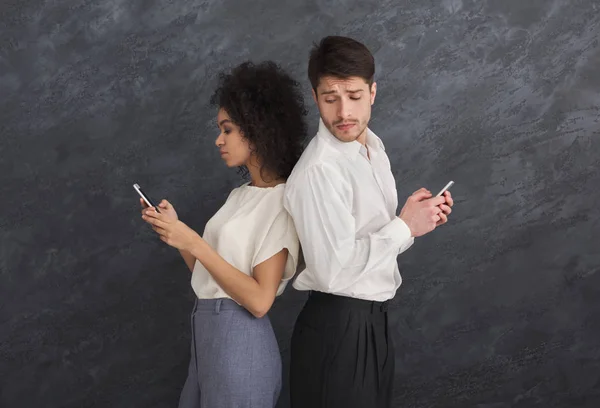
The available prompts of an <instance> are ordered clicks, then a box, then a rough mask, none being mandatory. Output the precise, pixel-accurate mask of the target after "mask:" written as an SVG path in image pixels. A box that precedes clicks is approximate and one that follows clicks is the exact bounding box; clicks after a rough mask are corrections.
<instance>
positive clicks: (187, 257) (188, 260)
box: [179, 249, 196, 272]
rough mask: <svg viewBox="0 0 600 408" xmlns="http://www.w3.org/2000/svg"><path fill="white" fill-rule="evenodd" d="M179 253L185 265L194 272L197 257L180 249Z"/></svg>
mask: <svg viewBox="0 0 600 408" xmlns="http://www.w3.org/2000/svg"><path fill="white" fill-rule="evenodd" d="M179 253H180V254H181V257H182V258H183V260H184V261H185V264H186V265H187V267H188V269H189V270H190V272H193V271H194V265H195V264H196V257H195V256H194V255H192V254H191V253H189V252H188V251H186V250H184V249H180V250H179Z"/></svg>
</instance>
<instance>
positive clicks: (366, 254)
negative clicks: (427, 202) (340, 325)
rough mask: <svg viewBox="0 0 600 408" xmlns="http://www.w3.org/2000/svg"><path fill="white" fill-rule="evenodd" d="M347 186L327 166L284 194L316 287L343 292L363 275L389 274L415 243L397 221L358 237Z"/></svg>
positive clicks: (314, 169) (316, 168)
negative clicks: (400, 254) (384, 272)
mask: <svg viewBox="0 0 600 408" xmlns="http://www.w3.org/2000/svg"><path fill="white" fill-rule="evenodd" d="M351 205H352V194H351V190H350V187H349V186H348V184H347V182H346V181H345V180H344V178H343V177H342V175H341V174H339V172H338V171H337V170H336V169H334V168H332V167H331V166H328V165H319V166H314V167H312V168H310V169H307V170H306V173H305V174H304V176H303V179H302V180H298V181H297V182H296V183H295V185H294V186H293V188H292V189H290V190H289V193H288V194H287V195H286V206H287V208H288V211H289V212H290V214H291V215H292V217H293V219H294V221H295V225H296V229H297V233H298V236H299V237H300V242H301V244H302V252H303V255H304V259H305V262H306V267H307V268H309V269H311V270H313V272H314V277H315V279H316V282H315V283H316V284H318V285H319V286H320V287H321V288H323V289H325V290H327V291H329V292H333V293H335V292H338V291H343V290H344V289H346V288H348V287H350V286H351V285H353V284H354V283H355V282H357V281H358V280H359V279H360V278H361V277H362V276H363V275H366V274H369V273H375V272H380V271H381V270H382V269H384V270H385V271H387V272H389V273H392V272H391V271H389V265H390V264H392V263H393V262H396V257H397V256H398V254H399V253H400V252H402V251H404V250H406V249H407V248H408V247H410V246H411V245H412V243H413V238H412V236H411V232H410V229H409V228H408V226H407V225H406V224H405V223H404V221H402V220H401V219H400V218H398V217H395V218H394V219H393V220H392V221H391V222H389V223H388V224H386V225H384V226H383V227H382V228H381V229H379V230H378V231H374V232H372V233H370V234H368V235H367V236H365V237H363V238H360V239H357V238H356V233H355V231H356V228H355V223H356V221H355V219H354V216H353V215H352V210H351Z"/></svg>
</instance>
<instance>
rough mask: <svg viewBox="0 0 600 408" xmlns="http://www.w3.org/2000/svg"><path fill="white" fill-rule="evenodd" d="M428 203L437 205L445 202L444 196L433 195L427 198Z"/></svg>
mask: <svg viewBox="0 0 600 408" xmlns="http://www.w3.org/2000/svg"><path fill="white" fill-rule="evenodd" d="M428 203H429V205H433V206H436V207H437V206H438V205H440V204H445V203H446V197H444V196H439V197H433V198H430V199H429V200H428Z"/></svg>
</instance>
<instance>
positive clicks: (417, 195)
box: [410, 191, 431, 202]
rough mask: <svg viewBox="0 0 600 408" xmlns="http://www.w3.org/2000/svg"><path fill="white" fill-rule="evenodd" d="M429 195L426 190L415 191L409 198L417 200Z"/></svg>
mask: <svg viewBox="0 0 600 408" xmlns="http://www.w3.org/2000/svg"><path fill="white" fill-rule="evenodd" d="M429 197H431V193H430V192H428V191H416V192H415V193H414V194H413V195H411V196H410V199H411V200H413V201H416V202H419V201H422V200H424V199H426V198H429Z"/></svg>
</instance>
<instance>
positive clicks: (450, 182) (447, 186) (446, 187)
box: [436, 181, 454, 197]
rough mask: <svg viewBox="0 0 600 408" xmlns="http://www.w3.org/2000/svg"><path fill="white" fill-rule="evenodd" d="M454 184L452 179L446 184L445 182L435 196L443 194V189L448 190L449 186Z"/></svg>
mask: <svg viewBox="0 0 600 408" xmlns="http://www.w3.org/2000/svg"><path fill="white" fill-rule="evenodd" d="M453 184H454V181H449V182H448V184H446V186H445V187H444V188H442V189H441V190H440V192H439V193H437V195H436V197H439V196H441V195H442V194H444V191H446V190H448V189H449V188H450V187H452V185H453Z"/></svg>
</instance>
